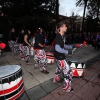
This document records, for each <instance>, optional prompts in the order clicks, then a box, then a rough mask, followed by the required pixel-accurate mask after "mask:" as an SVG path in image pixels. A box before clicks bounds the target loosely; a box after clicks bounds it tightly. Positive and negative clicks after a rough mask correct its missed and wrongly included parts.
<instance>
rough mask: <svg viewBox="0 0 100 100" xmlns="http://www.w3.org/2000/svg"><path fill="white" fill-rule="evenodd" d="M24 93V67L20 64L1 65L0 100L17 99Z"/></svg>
mask: <svg viewBox="0 0 100 100" xmlns="http://www.w3.org/2000/svg"><path fill="white" fill-rule="evenodd" d="M23 93H24V83H23V78H22V69H21V67H20V66H19V65H6V66H1V67H0V100H16V99H17V98H19V97H20V96H21V95H22V94H23Z"/></svg>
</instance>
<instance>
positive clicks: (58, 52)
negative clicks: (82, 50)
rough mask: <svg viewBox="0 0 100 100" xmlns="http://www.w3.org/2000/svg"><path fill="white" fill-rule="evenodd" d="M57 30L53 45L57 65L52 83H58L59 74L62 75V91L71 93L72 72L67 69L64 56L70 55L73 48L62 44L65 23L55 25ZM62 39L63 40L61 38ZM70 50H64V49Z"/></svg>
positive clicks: (65, 28)
mask: <svg viewBox="0 0 100 100" xmlns="http://www.w3.org/2000/svg"><path fill="white" fill-rule="evenodd" d="M57 28H58V30H59V33H58V35H57V36H56V38H55V44H54V57H55V59H56V63H57V68H56V72H55V76H54V78H53V82H54V83H56V82H59V81H60V79H61V72H62V73H63V75H64V82H63V91H65V92H71V91H73V89H72V87H71V83H72V76H73V75H72V70H71V68H70V67H69V65H68V63H67V62H66V60H65V59H66V57H65V54H72V51H71V49H72V48H73V46H71V45H66V44H65V43H64V42H65V41H64V38H65V37H64V36H65V35H64V33H65V32H66V30H67V27H66V23H65V22H60V23H58V24H57ZM63 37H64V38H63ZM64 48H65V49H70V50H69V51H68V50H65V49H64Z"/></svg>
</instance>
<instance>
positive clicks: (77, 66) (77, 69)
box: [67, 58, 86, 77]
mask: <svg viewBox="0 0 100 100" xmlns="http://www.w3.org/2000/svg"><path fill="white" fill-rule="evenodd" d="M67 62H68V64H69V66H70V67H71V69H72V72H73V77H84V73H85V68H86V64H85V63H84V62H82V61H79V60H77V59H72V58H71V59H67Z"/></svg>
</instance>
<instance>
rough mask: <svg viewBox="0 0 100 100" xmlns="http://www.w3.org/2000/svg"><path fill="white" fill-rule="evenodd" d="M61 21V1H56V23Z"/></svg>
mask: <svg viewBox="0 0 100 100" xmlns="http://www.w3.org/2000/svg"><path fill="white" fill-rule="evenodd" d="M58 20H59V0H56V22H58Z"/></svg>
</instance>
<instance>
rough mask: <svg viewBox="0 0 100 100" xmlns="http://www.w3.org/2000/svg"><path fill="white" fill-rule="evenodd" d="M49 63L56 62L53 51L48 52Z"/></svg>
mask: <svg viewBox="0 0 100 100" xmlns="http://www.w3.org/2000/svg"><path fill="white" fill-rule="evenodd" d="M46 57H47V63H48V64H54V54H53V53H52V52H46Z"/></svg>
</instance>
